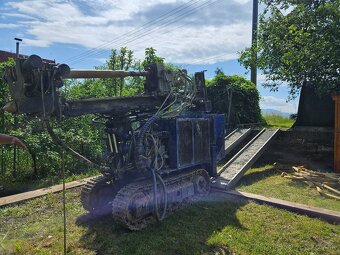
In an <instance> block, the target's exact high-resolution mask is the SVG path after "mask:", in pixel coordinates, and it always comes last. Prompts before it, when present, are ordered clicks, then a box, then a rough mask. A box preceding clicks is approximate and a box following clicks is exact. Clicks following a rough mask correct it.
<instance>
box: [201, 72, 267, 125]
mask: <svg viewBox="0 0 340 255" xmlns="http://www.w3.org/2000/svg"><path fill="white" fill-rule="evenodd" d="M207 92H208V98H209V99H210V100H211V102H212V111H213V113H223V114H225V115H226V116H227V114H228V108H229V97H228V95H230V93H232V99H231V110H230V119H229V124H228V126H229V127H233V126H236V125H237V124H254V123H256V124H258V123H265V120H264V119H263V118H262V115H261V110H260V106H259V100H260V95H259V93H258V91H257V89H256V86H255V85H254V84H253V83H252V82H250V81H248V80H246V79H245V78H243V77H241V76H237V75H232V76H227V75H225V74H224V73H223V72H221V71H220V70H219V71H217V72H216V76H215V77H214V78H213V79H212V80H210V81H208V84H207Z"/></svg>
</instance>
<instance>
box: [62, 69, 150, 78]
mask: <svg viewBox="0 0 340 255" xmlns="http://www.w3.org/2000/svg"><path fill="white" fill-rule="evenodd" d="M147 74H148V72H147V71H141V72H134V71H123V70H71V72H70V73H69V74H68V75H66V76H64V78H69V79H85V78H124V77H131V76H146V75H147Z"/></svg>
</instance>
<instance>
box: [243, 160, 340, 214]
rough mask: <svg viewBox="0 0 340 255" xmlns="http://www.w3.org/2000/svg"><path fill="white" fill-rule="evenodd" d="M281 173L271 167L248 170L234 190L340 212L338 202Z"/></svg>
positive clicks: (339, 203)
mask: <svg viewBox="0 0 340 255" xmlns="http://www.w3.org/2000/svg"><path fill="white" fill-rule="evenodd" d="M286 172H287V171H286ZM281 173H282V170H277V169H275V168H273V167H272V166H271V165H267V166H263V167H260V168H253V169H250V170H249V171H248V172H247V173H246V174H245V175H244V176H243V178H242V179H241V181H240V182H239V183H238V185H237V187H236V189H237V190H240V191H246V192H250V193H255V194H259V195H264V196H267V197H275V198H280V199H284V200H288V201H292V202H297V203H301V204H306V205H310V206H316V207H321V208H325V209H330V210H335V211H340V202H339V201H336V200H332V199H329V198H324V197H322V196H320V194H319V193H318V192H317V190H316V189H315V188H310V187H309V186H308V185H307V184H305V183H303V182H301V181H296V180H290V179H287V178H283V177H281Z"/></svg>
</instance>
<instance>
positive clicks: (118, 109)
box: [4, 55, 224, 230]
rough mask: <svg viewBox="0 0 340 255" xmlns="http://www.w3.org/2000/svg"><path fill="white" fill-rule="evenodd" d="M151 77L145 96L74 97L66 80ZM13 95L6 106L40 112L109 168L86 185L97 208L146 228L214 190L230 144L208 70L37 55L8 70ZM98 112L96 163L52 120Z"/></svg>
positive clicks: (87, 198) (85, 201)
mask: <svg viewBox="0 0 340 255" xmlns="http://www.w3.org/2000/svg"><path fill="white" fill-rule="evenodd" d="M131 76H141V77H144V92H143V93H142V94H141V95H136V96H128V97H112V98H92V99H79V100H67V99H66V98H64V97H63V96H62V95H61V91H60V89H61V88H62V86H63V81H64V79H84V78H122V77H131ZM4 79H5V81H6V82H7V84H8V86H9V90H10V94H11V97H12V99H13V101H11V102H10V103H8V104H7V105H6V106H5V107H4V110H5V111H8V112H11V113H13V114H25V115H27V116H35V117H36V116H38V117H40V118H41V119H42V120H44V123H45V126H46V129H47V131H48V132H49V133H50V135H51V137H52V139H53V141H54V142H55V143H57V144H59V145H60V146H62V147H63V148H64V149H65V150H66V151H68V152H69V153H70V154H72V155H73V156H74V157H76V158H77V159H79V160H81V161H83V162H84V163H86V164H89V165H90V166H92V167H96V168H97V169H99V170H100V171H101V173H102V175H101V176H100V177H96V178H94V179H92V180H90V181H89V182H88V183H86V184H85V185H84V187H83V188H82V191H81V202H82V205H83V206H84V208H85V209H86V210H87V211H88V212H89V213H91V214H103V213H104V212H108V211H110V212H111V213H112V215H113V218H114V220H115V221H116V222H117V223H120V224H122V225H123V226H125V227H127V228H129V229H131V230H139V229H142V228H144V227H146V226H147V225H148V224H149V223H152V222H154V221H161V220H163V219H164V218H165V216H166V214H167V213H170V212H172V211H174V210H175V209H177V208H179V207H181V205H182V204H184V203H187V202H188V201H193V200H195V199H197V198H199V197H201V196H205V195H207V194H208V193H209V191H210V179H211V178H212V177H214V176H216V175H217V173H216V162H217V157H218V154H219V153H220V151H224V116H223V115H221V114H211V113H210V111H211V103H210V101H209V100H208V98H207V93H206V86H205V78H204V72H197V73H195V74H194V75H193V76H189V75H187V73H186V71H185V70H169V69H167V68H165V67H164V66H163V65H161V64H159V63H154V64H149V65H147V66H146V67H145V70H144V71H121V70H71V69H70V67H69V66H68V65H66V64H55V63H46V62H44V61H43V60H42V59H41V57H39V56H37V55H31V56H29V57H28V58H26V59H20V58H17V59H16V63H15V66H13V67H9V68H7V69H6V71H5V76H4ZM85 114H93V115H95V116H96V117H95V118H93V120H92V121H93V122H94V123H100V124H102V125H103V129H104V132H105V137H106V138H105V148H106V149H105V153H104V154H103V155H104V156H103V158H102V160H101V162H100V163H94V162H92V161H90V160H89V159H87V158H85V157H84V156H83V155H81V154H79V153H78V152H76V151H74V150H73V149H72V148H70V147H69V146H68V145H67V144H66V143H65V141H62V140H61V139H60V138H59V137H58V136H57V135H56V134H55V133H54V132H53V128H52V127H51V125H50V120H57V121H62V120H63V119H64V118H67V117H73V116H80V115H85Z"/></svg>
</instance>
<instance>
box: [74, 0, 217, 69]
mask: <svg viewBox="0 0 340 255" xmlns="http://www.w3.org/2000/svg"><path fill="white" fill-rule="evenodd" d="M217 1H219V0H214V1H212V2H210V3H209V1H206V2H204V3H203V4H201V5H199V6H196V7H195V8H193V9H192V10H189V11H186V12H184V13H182V14H181V15H179V16H177V17H176V19H173V20H169V21H167V22H166V23H163V24H161V25H160V26H157V27H155V28H154V29H151V30H148V31H146V32H143V33H142V34H139V35H137V36H134V37H132V38H130V39H128V40H127V41H125V42H123V43H122V44H123V45H127V44H128V43H130V42H133V41H136V40H138V39H141V38H143V37H145V36H147V35H149V34H152V33H153V32H155V31H157V30H160V29H162V28H164V27H167V26H169V25H171V24H173V23H176V22H178V21H179V20H180V19H181V18H183V17H187V16H189V15H192V14H194V13H195V12H196V11H197V10H198V9H201V8H203V7H207V6H210V5H212V4H214V3H215V2H217ZM114 46H116V45H114ZM117 46H118V45H117ZM113 48H114V47H113ZM108 51H110V50H107V49H102V50H101V51H98V52H97V53H94V54H92V55H91V57H96V56H100V55H101V54H103V53H106V52H108ZM89 56H90V55H89ZM85 60H86V58H83V59H80V60H78V61H77V62H78V63H81V62H84V61H85ZM72 62H76V61H71V63H72Z"/></svg>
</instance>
